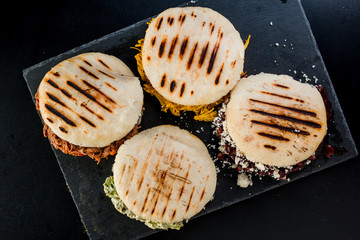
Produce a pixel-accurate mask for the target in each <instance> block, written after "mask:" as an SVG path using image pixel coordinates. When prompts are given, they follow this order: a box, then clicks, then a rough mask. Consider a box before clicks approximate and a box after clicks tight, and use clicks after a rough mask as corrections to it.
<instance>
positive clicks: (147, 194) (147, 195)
mask: <svg viewBox="0 0 360 240" xmlns="http://www.w3.org/2000/svg"><path fill="white" fill-rule="evenodd" d="M150 190H151V188H149V189H148V191H147V193H146V197H145V200H144V204H143V206H142V208H141V212H144V210H145V206H146V203H147V200H148V198H149V194H150Z"/></svg>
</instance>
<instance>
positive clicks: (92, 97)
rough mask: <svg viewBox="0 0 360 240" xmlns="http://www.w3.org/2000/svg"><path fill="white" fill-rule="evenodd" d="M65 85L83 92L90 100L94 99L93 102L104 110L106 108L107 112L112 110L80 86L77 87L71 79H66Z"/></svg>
mask: <svg viewBox="0 0 360 240" xmlns="http://www.w3.org/2000/svg"><path fill="white" fill-rule="evenodd" d="M66 83H67V85H69V86H70V87H72V88H73V89H75V90H76V91H78V92H80V93H81V94H83V95H84V96H85V97H87V98H89V99H90V100H92V101H94V102H95V103H97V104H98V105H99V106H101V107H102V108H104V109H105V110H107V111H108V112H111V113H112V111H111V110H110V109H109V108H108V107H106V106H105V105H103V104H102V103H100V102H99V101H98V100H97V99H96V98H95V97H94V96H92V95H91V94H89V93H87V92H86V91H85V90H83V89H82V88H81V87H79V86H78V85H76V84H75V83H73V82H71V81H67V82H66Z"/></svg>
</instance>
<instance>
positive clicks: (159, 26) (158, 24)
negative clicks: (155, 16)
mask: <svg viewBox="0 0 360 240" xmlns="http://www.w3.org/2000/svg"><path fill="white" fill-rule="evenodd" d="M163 20H164V18H163V17H161V18H160V19H159V20H158V22H157V26H156V28H157V30H159V29H160V28H161V23H162V22H163Z"/></svg>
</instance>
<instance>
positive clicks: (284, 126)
mask: <svg viewBox="0 0 360 240" xmlns="http://www.w3.org/2000/svg"><path fill="white" fill-rule="evenodd" d="M225 126H226V128H227V131H228V133H229V135H230V137H231V138H232V140H233V141H234V143H235V145H236V148H237V150H238V151H240V152H241V153H242V154H243V155H244V156H245V157H246V158H247V159H248V160H250V161H251V162H255V163H261V164H265V165H267V166H275V167H288V166H292V165H295V164H297V163H299V162H301V161H304V160H306V159H308V158H309V157H310V156H311V155H312V154H314V152H315V150H316V149H317V148H318V146H319V145H320V143H321V142H322V140H323V138H324V136H325V134H326V131H327V117H326V109H325V105H324V101H323V99H322V97H321V94H320V92H319V91H318V90H317V89H316V87H314V86H311V85H309V84H306V83H300V82H298V81H296V80H294V79H293V78H292V77H290V76H286V75H274V74H267V73H260V74H258V75H254V76H249V77H248V78H242V79H241V80H240V82H239V83H238V84H237V86H236V87H235V88H234V90H233V91H232V92H231V96H230V101H229V103H228V105H227V109H226V124H225Z"/></svg>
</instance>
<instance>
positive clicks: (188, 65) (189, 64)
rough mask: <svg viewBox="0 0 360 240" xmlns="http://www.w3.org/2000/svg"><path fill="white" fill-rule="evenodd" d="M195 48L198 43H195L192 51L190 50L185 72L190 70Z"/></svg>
mask: <svg viewBox="0 0 360 240" xmlns="http://www.w3.org/2000/svg"><path fill="white" fill-rule="evenodd" d="M197 46H198V42H196V43H195V45H194V47H193V49H192V50H191V53H190V56H189V60H188V62H187V67H186V68H187V70H190V68H191V65H192V62H193V60H194V55H195V52H196V49H197Z"/></svg>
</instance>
